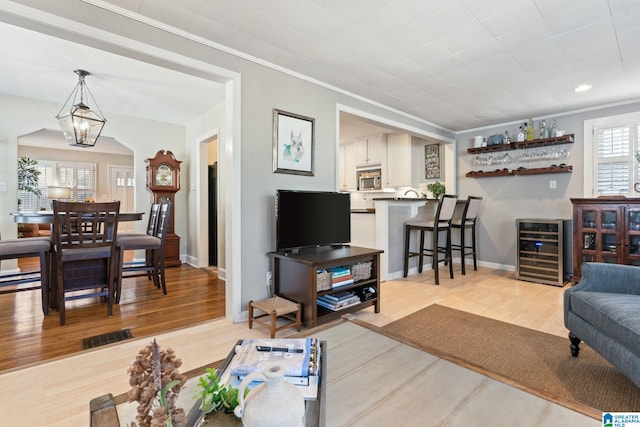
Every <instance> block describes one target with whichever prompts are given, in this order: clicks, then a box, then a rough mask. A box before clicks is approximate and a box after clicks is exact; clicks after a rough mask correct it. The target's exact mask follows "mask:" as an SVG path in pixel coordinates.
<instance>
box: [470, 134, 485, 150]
mask: <svg viewBox="0 0 640 427" xmlns="http://www.w3.org/2000/svg"><path fill="white" fill-rule="evenodd" d="M473 146H474V147H476V148H478V147H486V146H487V137H486V136H474V137H473Z"/></svg>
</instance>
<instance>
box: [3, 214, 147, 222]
mask: <svg viewBox="0 0 640 427" xmlns="http://www.w3.org/2000/svg"><path fill="white" fill-rule="evenodd" d="M9 215H11V216H12V217H13V222H16V223H20V224H53V211H32V212H11V213H10V214H9ZM143 216H144V212H120V214H119V216H118V218H119V221H140V220H141V219H142V217H143Z"/></svg>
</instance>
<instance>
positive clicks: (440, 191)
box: [427, 181, 447, 199]
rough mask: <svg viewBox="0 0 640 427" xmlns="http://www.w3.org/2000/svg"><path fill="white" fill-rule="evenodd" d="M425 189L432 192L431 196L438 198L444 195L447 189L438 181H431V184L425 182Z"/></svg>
mask: <svg viewBox="0 0 640 427" xmlns="http://www.w3.org/2000/svg"><path fill="white" fill-rule="evenodd" d="M427 190H429V191H430V192H431V194H433V197H434V198H436V199H439V198H440V196H442V195H444V193H445V192H446V191H447V190H446V189H445V187H444V184H442V183H441V182H440V181H436V182H432V183H431V184H427Z"/></svg>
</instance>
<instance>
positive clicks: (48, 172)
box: [18, 160, 96, 210]
mask: <svg viewBox="0 0 640 427" xmlns="http://www.w3.org/2000/svg"><path fill="white" fill-rule="evenodd" d="M37 167H38V170H39V171H40V177H39V181H38V187H39V188H40V191H41V192H42V196H41V197H37V196H36V195H34V194H31V193H22V192H21V193H20V194H18V199H19V200H20V206H21V208H22V209H23V210H38V209H45V210H50V209H51V199H50V198H49V197H47V196H48V194H47V193H48V187H53V186H55V187H66V188H69V190H70V196H69V200H78V201H84V200H86V199H88V198H93V199H95V191H96V165H95V164H93V163H67V162H54V161H50V160H38V165H37Z"/></svg>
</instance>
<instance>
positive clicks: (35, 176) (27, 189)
mask: <svg viewBox="0 0 640 427" xmlns="http://www.w3.org/2000/svg"><path fill="white" fill-rule="evenodd" d="M37 165H38V161H37V160H34V159H31V158H29V157H27V156H21V157H20V158H19V159H18V193H21V192H23V193H31V194H35V195H36V196H37V197H40V196H41V195H42V192H41V191H40V188H38V181H39V179H40V171H39V170H38V168H37ZM18 208H20V199H18Z"/></svg>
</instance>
